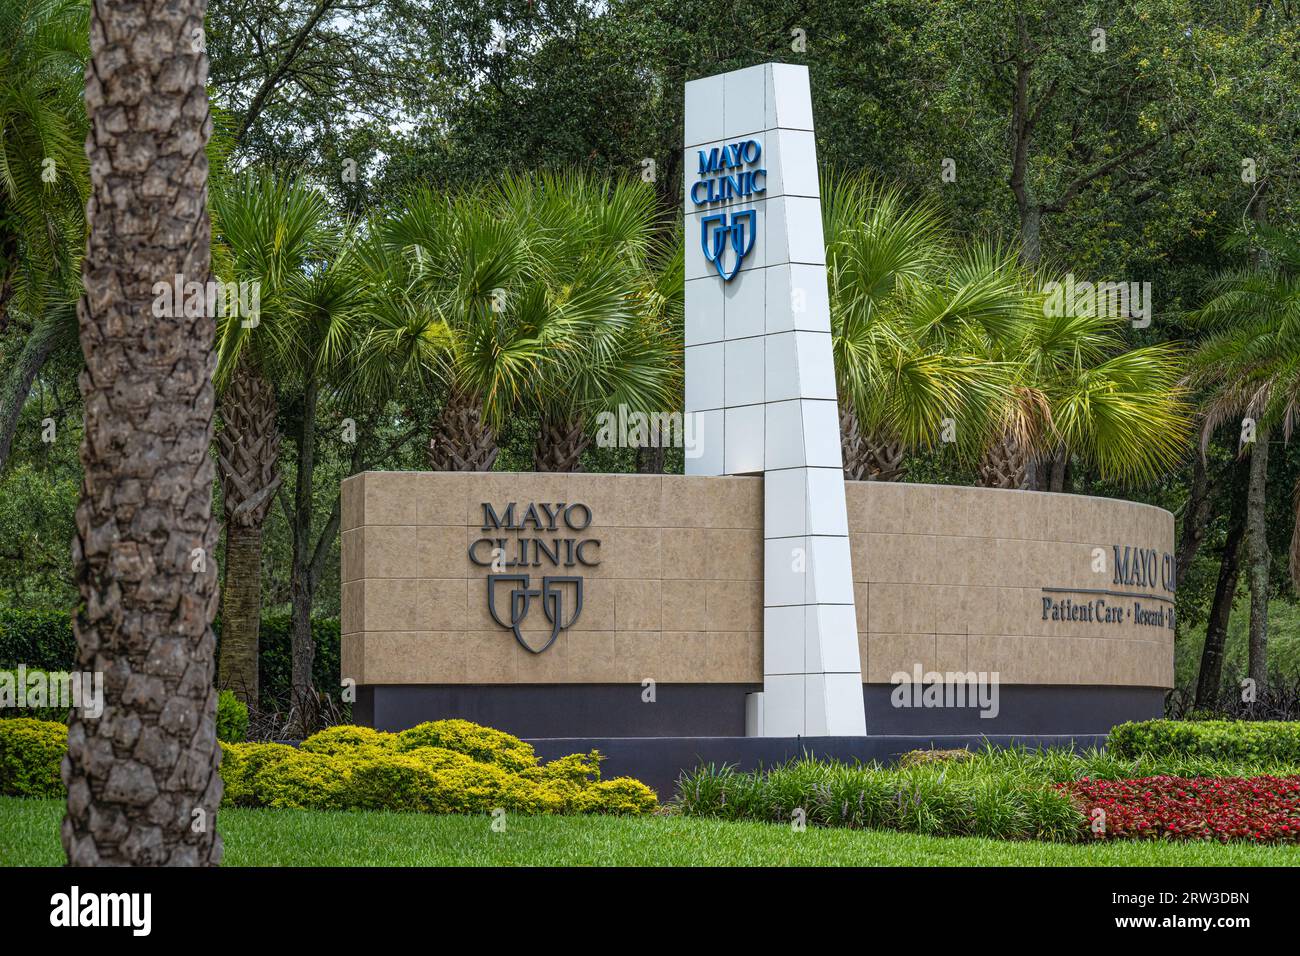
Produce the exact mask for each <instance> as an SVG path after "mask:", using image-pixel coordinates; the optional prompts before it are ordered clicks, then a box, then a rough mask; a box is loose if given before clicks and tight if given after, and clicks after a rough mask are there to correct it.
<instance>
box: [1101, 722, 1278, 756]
mask: <svg viewBox="0 0 1300 956" xmlns="http://www.w3.org/2000/svg"><path fill="white" fill-rule="evenodd" d="M1106 749H1107V750H1109V751H1111V752H1113V753H1114V754H1115V755H1116V756H1118V757H1121V758H1128V759H1135V758H1139V757H1153V758H1161V757H1174V758H1201V759H1211V760H1224V761H1249V762H1278V763H1290V764H1300V721H1252V720H1197V721H1192V720H1144V721H1139V722H1136V723H1127V724H1121V725H1120V726H1118V727H1116V728H1115V729H1114V730H1112V731H1111V732H1110V737H1109V738H1108V739H1107V743H1106Z"/></svg>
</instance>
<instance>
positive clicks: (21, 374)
mask: <svg viewBox="0 0 1300 956" xmlns="http://www.w3.org/2000/svg"><path fill="white" fill-rule="evenodd" d="M54 339H55V335H54V331H53V329H51V328H47V327H46V326H45V325H44V324H43V323H42V324H38V325H37V326H36V328H35V329H33V330H32V333H31V335H29V336H28V337H27V340H26V341H25V342H24V343H23V350H22V351H21V352H20V353H18V360H17V362H15V363H14V367H13V368H12V369H11V370H10V372H9V377H8V379H7V380H6V381H5V384H4V391H3V392H0V472H2V471H4V467H5V463H6V462H8V461H9V452H10V450H11V449H12V448H13V440H14V432H15V431H16V430H17V429H18V419H19V418H20V417H21V416H22V412H23V406H24V405H25V404H27V396H28V395H29V394H31V391H32V382H34V381H35V380H36V376H37V374H39V373H40V370H41V367H42V366H43V365H44V364H45V360H46V359H48V358H49V357H50V352H51V351H53V349H54Z"/></svg>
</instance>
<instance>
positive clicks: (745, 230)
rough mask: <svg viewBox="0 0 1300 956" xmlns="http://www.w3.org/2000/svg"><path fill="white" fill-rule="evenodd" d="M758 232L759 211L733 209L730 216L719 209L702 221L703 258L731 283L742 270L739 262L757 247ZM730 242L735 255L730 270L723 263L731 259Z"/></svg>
mask: <svg viewBox="0 0 1300 956" xmlns="http://www.w3.org/2000/svg"><path fill="white" fill-rule="evenodd" d="M757 232H758V212H757V211H756V210H753V209H746V210H744V211H742V212H733V213H732V214H731V217H730V219H728V217H727V214H726V213H725V212H719V213H714V214H713V215H711V216H705V217H703V218H702V219H701V220H700V246H701V247H702V248H703V250H704V258H706V259H708V260H709V261H710V262H712V263H713V267H714V268H715V269H717V270H718V275H720V276H722V281H723V282H730V281H731V280H732V279H733V278H735V275H736V273H737V272H739V271H740V263H741V262H742V261H743V260H744V258H745V256H747V255H749V251H750V250H751V249H753V248H754V237H755V234H756V233H757ZM728 245H730V246H731V250H732V252H733V253H734V256H735V258H734V259H732V265H731V268H730V269H728V268H727V267H726V266H725V265H724V261H725V260H726V259H727V258H730V257H729V256H728V255H727V246H728Z"/></svg>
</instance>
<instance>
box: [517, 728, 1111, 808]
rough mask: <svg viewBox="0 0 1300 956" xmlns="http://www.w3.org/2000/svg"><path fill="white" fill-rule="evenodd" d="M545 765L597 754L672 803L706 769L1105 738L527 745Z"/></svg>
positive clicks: (577, 740) (593, 740)
mask: <svg viewBox="0 0 1300 956" xmlns="http://www.w3.org/2000/svg"><path fill="white" fill-rule="evenodd" d="M528 742H529V743H530V744H532V745H533V748H534V749H535V750H536V751H537V756H538V757H540V758H541V759H542V760H554V759H555V758H556V757H563V756H565V755H566V754H572V753H586V752H588V751H591V750H599V751H600V752H601V753H602V754H604V755H605V757H606V759H605V760H604V762H602V763H601V767H600V775H601V777H602V779H605V780H608V779H610V778H611V777H636V778H637V779H638V780H641V781H643V782H644V783H646V784H648V785H649V786H651V787H653V788H654V790H655V792H656V793H658V794H659V799H660V800H661V801H664V802H666V801H668V800H670V799H672V797H673V796H674V794H676V792H677V779H678V777H680V776H681V774H682V772H683V771H688V770H694V769H695V768H696V767H699V766H701V765H707V764H715V765H718V766H721V765H722V764H732V765H734V766H736V767H737V768H738V769H740V770H757V769H759V768H762V767H773V766H776V765H778V764H782V763H785V762H786V761H788V760H793V759H794V758H796V757H799V756H801V755H803V754H805V753H806V754H808V755H810V756H815V757H821V758H830V759H835V760H843V761H848V762H852V761H854V760H861V761H864V762H865V761H868V760H878V761H880V762H881V763H891V762H893V761H894V760H896V759H897V758H898V757H899V756H900V755H901V754H905V753H907V752H908V751H909V750H931V749H934V750H955V749H958V748H965V749H968V750H977V749H979V748H980V747H982V746H984V744H985V743H989V744H992V745H993V746H995V747H1009V746H1015V745H1019V746H1024V747H1030V748H1037V747H1062V748H1072V749H1074V750H1084V749H1086V748H1088V747H1100V746H1101V745H1102V744H1104V743H1105V742H1106V737H1105V735H1104V734H1083V735H1054V734H1036V735H1035V734H1026V735H1003V734H999V735H996V736H980V735H974V734H954V735H946V736H920V737H910V736H909V737H900V736H888V737H565V738H559V739H556V738H550V739H544V740H535V739H534V740H529V741H528Z"/></svg>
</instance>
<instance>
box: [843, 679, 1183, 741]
mask: <svg viewBox="0 0 1300 956" xmlns="http://www.w3.org/2000/svg"><path fill="white" fill-rule="evenodd" d="M904 687H905V688H906V689H907V690H911V688H910V687H907V685H904ZM967 689H968V690H974V689H975V688H973V687H972V688H967ZM898 690H899V688H898V687H897V686H895V685H892V684H864V685H863V687H862V696H863V703H864V704H865V706H866V711H867V733H869V734H904V735H914V734H1106V733H1109V732H1110V729H1111V728H1112V727H1114V726H1115V725H1116V724H1122V723H1124V722H1125V721H1129V720H1149V719H1151V718H1152V717H1162V716H1164V712H1165V692H1164V691H1163V690H1162V689H1160V688H1158V687H1102V686H1095V685H1094V686H1087V685H1080V684H1074V685H1039V684H1004V685H1001V686H999V687H998V689H997V690H998V698H997V713H996V715H995V716H990V717H983V716H981V707H980V706H979V705H978V702H975V706H967V707H915V706H911V707H896V706H894V702H893V698H894V696H895V691H898ZM905 696H909V697H910V695H905ZM972 696H974V695H972Z"/></svg>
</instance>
